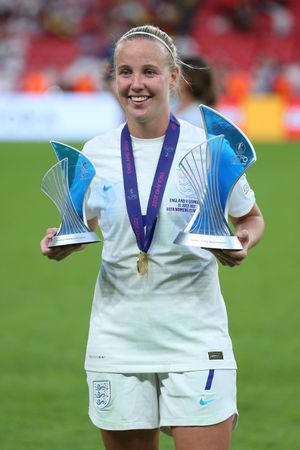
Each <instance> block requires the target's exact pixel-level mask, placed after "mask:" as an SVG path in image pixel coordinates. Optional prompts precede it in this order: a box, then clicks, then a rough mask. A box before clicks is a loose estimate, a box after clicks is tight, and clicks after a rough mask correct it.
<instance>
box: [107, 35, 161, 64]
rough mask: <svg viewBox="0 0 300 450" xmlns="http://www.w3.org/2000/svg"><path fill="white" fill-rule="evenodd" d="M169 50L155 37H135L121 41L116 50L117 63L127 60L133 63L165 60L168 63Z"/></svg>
mask: <svg viewBox="0 0 300 450" xmlns="http://www.w3.org/2000/svg"><path fill="white" fill-rule="evenodd" d="M166 52H167V50H166V49H165V48H164V47H163V45H162V44H161V43H160V42H158V41H155V40H153V39H147V38H135V39H131V40H126V41H123V42H120V43H119V44H118V46H117V48H116V50H115V61H116V64H120V63H121V61H124V60H126V61H127V62H129V61H131V62H132V63H135V64H136V63H138V62H141V61H143V63H144V62H145V61H146V60H149V62H151V61H152V62H156V61H157V62H159V63H161V62H162V60H164V61H165V62H166V63H167V57H168V55H167V54H166Z"/></svg>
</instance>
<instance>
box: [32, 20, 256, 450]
mask: <svg viewBox="0 0 300 450" xmlns="http://www.w3.org/2000/svg"><path fill="white" fill-rule="evenodd" d="M114 65H115V80H116V91H117V95H118V97H119V100H120V103H121V105H122V107H123V109H124V111H125V114H126V118H127V122H126V124H125V125H124V124H123V125H121V126H120V127H119V128H117V129H114V130H112V131H110V132H108V133H106V134H104V135H101V136H97V137H95V138H94V139H92V140H90V141H89V142H87V143H86V144H85V146H84V149H83V152H84V154H86V155H87V157H88V158H89V159H90V160H91V161H92V162H93V163H94V165H95V168H96V175H95V178H94V179H93V181H92V184H91V188H90V192H89V195H88V198H87V202H86V217H87V219H88V222H89V226H90V228H91V229H93V230H94V229H95V228H96V226H97V225H99V226H100V228H101V231H102V235H103V241H104V243H103V251H102V262H101V269H100V271H99V275H98V278H97V282H96V287H95V293H94V302H93V308H92V312H91V320H90V330H89V338H88V345H87V351H86V360H85V369H86V371H87V381H88V387H89V416H90V418H91V420H92V422H93V423H94V424H95V425H96V426H97V427H98V428H99V429H101V432H102V437H103V441H104V443H105V446H106V449H107V450H121V449H122V450H123V449H126V450H157V449H158V445H159V444H158V442H159V439H158V436H159V429H160V428H161V429H164V430H168V432H169V433H171V434H172V436H173V438H174V440H175V446H176V450H185V449H187V448H188V449H189V450H202V449H205V450H208V449H209V450H228V449H229V446H230V437H231V432H232V428H233V426H234V424H235V420H236V416H237V406H236V362H235V358H234V354H233V350H232V344H231V339H230V336H229V333H228V325H227V313H226V309H225V305H224V301H223V297H222V294H221V290H220V286H219V279H218V265H217V260H219V261H220V262H221V263H222V264H224V265H227V266H230V267H232V266H237V265H239V264H241V262H242V261H243V260H244V259H245V258H246V256H247V254H248V250H249V249H250V248H251V247H253V246H254V245H255V244H256V243H257V242H258V241H259V239H260V238H261V235H262V231H263V219H262V216H261V213H260V211H259V209H258V207H257V205H256V203H255V197H254V192H253V191H252V189H251V188H250V187H249V185H248V183H247V181H246V179H245V178H243V179H240V180H239V181H238V182H237V183H236V184H235V187H234V189H233V190H232V195H231V197H230V200H229V203H228V214H229V215H230V217H231V219H232V222H233V223H234V224H235V227H236V236H237V237H238V238H239V240H240V242H241V244H242V250H238V251H234V252H233V251H228V250H227V251H225V250H217V251H213V250H211V251H209V250H204V249H202V248H187V247H184V246H180V245H175V244H174V240H175V238H176V237H177V235H178V233H179V232H180V231H182V230H183V229H184V228H185V226H186V224H187V223H188V220H189V219H190V218H191V216H192V214H193V212H194V211H195V207H196V204H197V198H196V194H195V192H194V190H193V189H189V188H188V187H187V188H185V189H183V188H182V186H183V183H182V182H180V180H179V175H178V172H179V171H178V166H179V162H180V161H181V160H182V158H183V157H184V156H185V155H186V154H187V152H188V151H189V150H190V149H192V148H194V147H195V146H197V145H199V143H201V142H203V141H205V140H206V134H205V132H204V129H202V128H198V127H195V126H194V125H192V124H190V123H188V122H186V121H183V120H177V119H176V117H174V115H173V114H171V113H170V109H169V96H170V92H171V91H172V90H173V89H175V88H176V86H177V84H178V81H179V79H180V75H181V64H180V61H179V59H178V57H177V50H176V47H175V46H174V43H173V41H172V39H171V38H170V37H169V36H168V35H167V34H166V33H164V32H163V31H162V30H160V29H159V28H156V27H153V26H150V25H145V26H143V27H137V28H133V29H131V30H129V31H128V32H127V33H126V34H125V35H124V36H122V37H121V39H120V40H119V41H118V42H117V44H116V48H115V57H114ZM233 216H234V217H233ZM55 231H56V230H55V229H49V230H48V232H47V234H46V236H45V237H44V239H43V240H42V242H41V249H42V253H43V254H44V255H45V256H47V257H48V258H50V259H55V260H60V259H63V258H65V257H66V256H68V255H69V254H70V253H72V252H73V251H74V250H75V248H74V247H70V248H69V249H63V248H59V247H58V248H56V249H55V248H51V249H49V248H48V244H49V242H50V240H51V238H52V237H53V235H54V234H55Z"/></svg>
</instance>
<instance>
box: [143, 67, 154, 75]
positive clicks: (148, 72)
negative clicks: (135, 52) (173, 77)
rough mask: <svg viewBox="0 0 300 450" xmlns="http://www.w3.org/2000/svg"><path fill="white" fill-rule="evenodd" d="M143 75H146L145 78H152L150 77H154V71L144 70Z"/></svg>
mask: <svg viewBox="0 0 300 450" xmlns="http://www.w3.org/2000/svg"><path fill="white" fill-rule="evenodd" d="M145 73H146V75H147V76H152V75H154V70H153V69H146V71H145Z"/></svg>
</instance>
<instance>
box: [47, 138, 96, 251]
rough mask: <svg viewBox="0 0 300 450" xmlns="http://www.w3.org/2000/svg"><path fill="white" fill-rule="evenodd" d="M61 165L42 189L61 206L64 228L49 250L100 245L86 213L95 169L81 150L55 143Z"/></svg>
mask: <svg viewBox="0 0 300 450" xmlns="http://www.w3.org/2000/svg"><path fill="white" fill-rule="evenodd" d="M51 145H52V147H53V149H54V151H55V153H56V156H57V159H58V162H57V163H56V164H55V165H54V166H52V167H51V168H50V169H49V170H48V172H46V174H45V175H44V177H43V179H42V182H41V190H42V191H43V192H44V193H45V194H46V195H47V196H48V197H49V198H50V199H51V200H52V202H53V203H54V204H55V206H56V207H57V209H58V211H59V214H60V217H61V225H60V227H59V229H58V231H57V233H56V235H55V236H54V237H53V238H52V240H51V242H50V243H49V247H57V246H62V245H70V244H89V243H92V242H99V241H100V239H99V237H98V235H97V234H96V233H94V232H93V231H91V230H90V229H89V228H88V225H87V221H86V219H85V214H84V199H85V194H86V191H87V189H88V187H89V185H90V183H91V181H92V179H93V177H94V176H95V168H94V166H93V164H92V163H91V162H90V161H89V159H88V158H87V157H86V156H85V155H83V154H82V153H81V152H80V151H78V150H76V149H75V148H73V147H70V146H68V145H66V144H62V143H60V142H55V141H51Z"/></svg>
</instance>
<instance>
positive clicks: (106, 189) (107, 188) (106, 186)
mask: <svg viewBox="0 0 300 450" xmlns="http://www.w3.org/2000/svg"><path fill="white" fill-rule="evenodd" d="M111 188H112V185H111V184H105V185H104V186H103V190H104V192H106V191H108V190H109V189H111Z"/></svg>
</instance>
